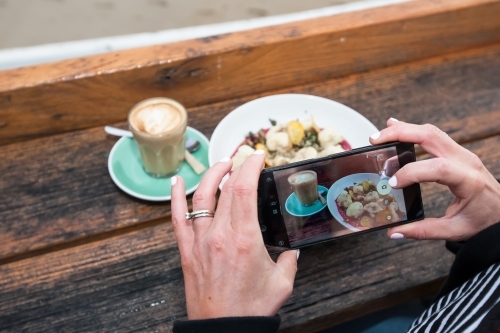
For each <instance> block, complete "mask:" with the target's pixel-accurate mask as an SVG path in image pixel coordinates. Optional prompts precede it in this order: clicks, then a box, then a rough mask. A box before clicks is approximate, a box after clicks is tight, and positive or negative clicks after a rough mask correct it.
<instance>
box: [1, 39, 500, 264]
mask: <svg viewBox="0 0 500 333" xmlns="http://www.w3.org/2000/svg"><path fill="white" fill-rule="evenodd" d="M499 87H500V47H499V46H494V47H488V48H482V49H480V50H474V51H468V52H464V54H463V55H462V56H458V55H454V56H447V57H444V58H443V57H437V58H434V59H429V60H424V61H419V62H416V63H413V64H411V65H409V64H405V65H400V66H396V67H391V68H385V69H380V70H377V71H372V72H369V73H363V74H356V75H351V76H348V77H345V78H342V79H336V80H330V81H327V82H323V83H322V84H311V85H304V86H301V87H296V88H294V89H292V90H280V91H276V93H280V92H295V93H309V94H314V95H318V96H323V97H326V98H331V99H334V100H337V101H339V102H341V103H344V104H346V105H348V106H351V107H353V108H354V109H356V110H358V111H359V112H361V113H362V114H363V115H364V116H366V117H367V118H368V119H370V120H372V121H373V122H374V123H375V125H376V126H378V127H379V128H382V127H383V126H384V124H385V121H386V119H387V118H389V117H391V116H392V117H396V118H399V119H401V120H405V121H409V122H413V123H424V122H431V123H434V124H437V125H439V126H442V127H443V129H445V130H446V131H449V132H450V133H451V132H452V133H451V136H452V137H453V138H455V139H457V140H460V142H468V141H470V140H475V139H477V138H481V137H484V136H490V135H493V134H495V133H499V131H500V126H498V120H499V118H500V94H498V89H499ZM271 93H273V92H269V94H271ZM258 96H261V95H257V96H250V97H248V98H246V99H233V100H229V101H226V102H221V103H215V104H211V105H207V106H203V107H196V108H192V109H191V110H190V114H191V115H192V116H191V118H190V125H191V126H194V127H196V128H198V129H200V130H201V131H202V132H204V133H205V134H207V135H208V136H210V134H211V132H212V131H213V129H214V127H215V126H216V124H217V123H218V122H219V121H220V120H221V119H222V118H223V117H224V116H225V115H226V114H227V113H228V112H230V111H231V110H232V109H233V108H234V107H236V106H238V105H240V104H241V103H243V102H245V101H247V100H249V99H252V98H254V97H258ZM115 141H116V139H115V138H110V137H106V136H105V134H104V132H103V130H102V128H94V129H89V130H85V131H79V132H74V133H69V134H64V135H58V136H53V137H50V138H46V139H37V140H32V141H28V142H25V143H17V144H12V145H7V146H2V147H0V158H1V160H2V163H0V174H2V178H0V244H2V247H0V258H1V259H3V260H6V259H7V258H11V259H12V258H16V256H19V255H24V254H26V253H27V252H33V251H35V252H36V251H39V250H42V249H47V248H50V247H54V246H60V245H61V244H67V243H71V242H74V241H76V240H79V241H83V242H85V241H86V240H85V239H88V238H89V237H95V236H96V235H99V234H102V233H109V232H111V233H112V234H114V233H113V232H114V231H116V230H120V229H123V228H134V227H137V228H140V227H141V225H143V224H144V223H146V224H147V223H150V222H151V221H155V220H157V219H159V218H161V217H163V216H167V215H168V214H169V212H170V205H169V203H156V204H155V203H148V202H144V201H141V200H137V199H134V198H132V197H130V196H128V195H126V194H124V193H122V192H121V191H120V190H118V189H117V187H116V186H115V185H114V184H113V183H112V181H111V179H110V178H109V175H108V171H107V157H108V153H109V151H110V149H111V147H112V146H113V144H114V142H115ZM151 223H154V222H151ZM142 227H145V226H144V225H143V226H142ZM32 254H33V253H32ZM32 254H30V255H32ZM17 258H18V259H19V258H20V257H17Z"/></svg>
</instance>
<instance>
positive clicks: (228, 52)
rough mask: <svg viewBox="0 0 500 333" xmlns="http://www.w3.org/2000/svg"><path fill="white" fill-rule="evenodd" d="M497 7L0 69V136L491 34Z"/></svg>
mask: <svg viewBox="0 0 500 333" xmlns="http://www.w3.org/2000/svg"><path fill="white" fill-rule="evenodd" d="M499 11H500V1H499V0H464V1H460V2H457V1H453V0H419V1H410V2H406V3H402V4H397V5H393V6H388V7H382V8H374V9H369V10H365V11H359V12H353V13H346V14H341V15H335V16H331V17H325V18H318V19H314V20H309V21H303V22H295V23H290V24H286V25H283V26H276V27H268V28H264V29H257V30H252V31H246V32H239V33H234V34H228V35H223V36H213V37H211V38H203V39H200V40H192V41H186V42H179V43H174V44H168V45H159V46H153V47H147V48H140V49H136V50H127V51H119V52H113V53H109V54H105V55H97V56H91V57H84V58H79V59H73V60H68V61H63V62H60V63H54V64H45V65H39V66H33V67H27V68H22V69H16V70H9V71H4V72H0V82H1V84H0V119H1V120H0V144H6V143H11V142H15V141H20V140H26V139H30V138H33V137H38V136H44V135H50V134H54V133H61V132H67V131H72V130H75V129H82V128H88V127H92V126H99V125H104V124H109V123H112V122H117V121H123V120H125V118H126V115H127V111H128V110H129V109H130V107H131V106H132V105H134V104H135V103H136V102H138V101H140V100H142V99H145V98H148V97H153V96H164V95H168V96H169V97H172V98H174V99H177V100H179V101H180V102H181V103H183V104H185V105H186V106H188V107H192V106H200V105H205V104H207V103H214V102H218V101H223V100H226V99H229V98H235V97H242V96H247V95H251V94H256V93H262V92H265V91H269V90H274V89H281V88H285V87H290V86H295V85H299V84H305V83H309V82H314V81H319V80H325V79H329V78H334V77H340V76H343V75H347V74H352V73H358V72H363V71H367V70H371V69H374V68H380V67H384V66H389V65H394V64H398V63H404V62H408V61H412V60H416V59H422V58H425V57H430V56H435V55H439V54H443V53H447V52H453V51H457V50H462V49H465V48H470V47H472V46H477V45H484V44H486V43H493V42H498V41H499V40H500V21H499V20H498V17H497V13H498V12H499ZM34 124H36V126H34Z"/></svg>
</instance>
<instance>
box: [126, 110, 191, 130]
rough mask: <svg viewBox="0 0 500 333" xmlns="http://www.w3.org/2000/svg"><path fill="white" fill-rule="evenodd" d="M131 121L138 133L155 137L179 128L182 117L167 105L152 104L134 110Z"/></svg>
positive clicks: (177, 111)
mask: <svg viewBox="0 0 500 333" xmlns="http://www.w3.org/2000/svg"><path fill="white" fill-rule="evenodd" d="M131 120H132V122H133V125H134V126H135V127H136V128H137V129H138V130H139V131H141V132H146V133H149V134H153V135H157V134H161V133H163V132H168V131H171V130H173V129H175V128H177V127H179V126H180V125H181V123H182V116H181V112H180V111H179V110H177V108H175V107H173V106H171V105H169V104H152V105H148V106H145V107H144V108H142V109H138V110H136V111H135V112H134V113H133V114H132V117H131Z"/></svg>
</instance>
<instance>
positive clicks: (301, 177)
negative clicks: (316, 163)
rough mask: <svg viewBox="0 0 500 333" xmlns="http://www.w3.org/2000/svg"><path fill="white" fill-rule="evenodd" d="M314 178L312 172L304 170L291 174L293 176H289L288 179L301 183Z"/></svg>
mask: <svg viewBox="0 0 500 333" xmlns="http://www.w3.org/2000/svg"><path fill="white" fill-rule="evenodd" d="M314 178H315V177H314V174H313V173H312V172H304V173H299V174H295V175H293V177H291V179H290V181H292V182H293V183H295V184H297V183H302V182H306V181H309V180H312V179H314Z"/></svg>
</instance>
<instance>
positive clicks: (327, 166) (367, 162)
mask: <svg viewBox="0 0 500 333" xmlns="http://www.w3.org/2000/svg"><path fill="white" fill-rule="evenodd" d="M412 162H415V148H414V145H413V144H410V143H402V142H393V143H387V144H384V145H379V146H369V147H363V148H358V149H354V150H351V151H346V152H342V153H339V154H335V155H330V156H326V157H322V158H317V159H312V160H306V161H302V162H296V163H292V164H287V165H284V166H279V167H273V168H268V169H264V170H263V171H262V173H261V175H260V179H259V187H258V200H257V205H258V217H259V223H260V228H261V231H262V236H263V238H264V243H265V244H266V247H267V248H268V250H269V251H270V252H279V251H283V250H286V249H294V248H301V247H304V246H309V245H312V244H317V243H321V242H326V241H330V240H333V239H338V238H343V237H348V236H352V235H356V234H360V233H365V232H370V231H374V230H379V229H383V228H389V227H393V226H396V225H400V224H403V223H409V222H414V221H418V220H421V219H423V218H424V209H423V205H422V195H421V192H420V185H419V184H412V185H410V186H408V187H405V188H403V189H393V188H391V186H390V185H389V179H390V177H392V175H394V174H395V173H396V172H397V171H398V170H399V169H400V168H402V167H403V166H405V165H406V164H408V163H412Z"/></svg>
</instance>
